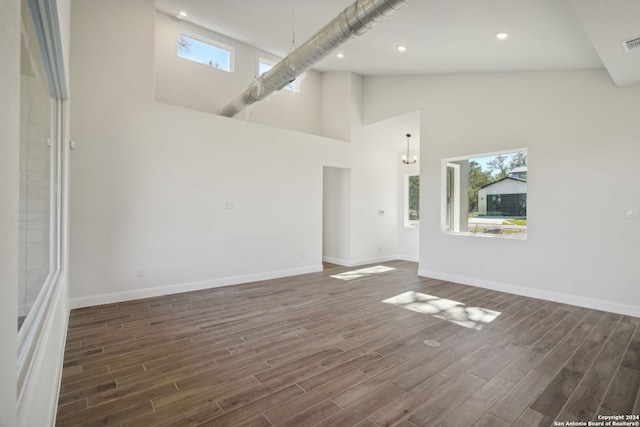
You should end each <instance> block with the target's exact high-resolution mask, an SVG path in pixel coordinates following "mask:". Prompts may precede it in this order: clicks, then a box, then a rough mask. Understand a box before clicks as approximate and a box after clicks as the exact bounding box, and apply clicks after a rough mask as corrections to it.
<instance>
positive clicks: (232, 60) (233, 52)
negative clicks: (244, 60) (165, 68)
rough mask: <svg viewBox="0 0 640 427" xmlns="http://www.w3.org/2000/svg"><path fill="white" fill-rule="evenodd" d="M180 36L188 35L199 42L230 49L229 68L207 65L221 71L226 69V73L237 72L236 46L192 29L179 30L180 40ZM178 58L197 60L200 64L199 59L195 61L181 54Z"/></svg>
mask: <svg viewBox="0 0 640 427" xmlns="http://www.w3.org/2000/svg"><path fill="white" fill-rule="evenodd" d="M180 36H187V37H189V38H192V39H195V40H198V41H199V42H202V43H206V44H209V45H211V46H214V47H217V48H219V49H222V50H226V51H228V52H229V70H225V69H224V68H216V67H210V66H209V65H207V67H210V68H213V69H215V70H219V71H224V72H225V73H234V72H235V65H236V50H235V48H234V47H233V46H229V45H227V44H224V43H222V42H219V41H217V40H213V39H210V38H208V37H205V36H202V35H200V34H197V33H192V32H191V31H182V30H181V31H178V40H179V39H180ZM178 58H181V59H185V60H187V61H191V62H195V63H196V64H199V62H198V61H194V60H192V59H189V58H185V57H182V56H180V55H178ZM201 65H206V64H201Z"/></svg>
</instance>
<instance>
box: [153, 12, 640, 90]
mask: <svg viewBox="0 0 640 427" xmlns="http://www.w3.org/2000/svg"><path fill="white" fill-rule="evenodd" d="M352 2H353V0H271V1H265V0H216V1H211V0H156V5H157V8H158V9H160V10H162V11H164V12H166V13H169V14H171V15H175V14H176V13H177V12H178V11H179V10H185V11H186V12H187V13H188V14H189V15H188V17H187V20H188V21H190V22H192V23H194V24H197V25H200V26H203V27H205V28H209V29H211V30H213V31H216V32H218V33H221V34H223V35H226V36H228V37H231V38H234V39H237V40H240V41H242V42H245V43H248V44H251V45H253V44H255V45H256V47H258V48H259V49H263V50H265V51H268V52H271V53H273V54H275V55H277V56H280V57H284V56H286V54H287V53H288V51H289V50H290V48H291V42H292V38H293V34H295V40H296V44H297V45H300V44H302V43H303V42H304V41H306V40H307V39H308V38H309V37H310V36H311V35H313V34H314V33H315V32H316V31H318V30H319V29H320V28H322V27H323V26H324V25H325V24H326V23H327V22H329V21H330V20H331V19H333V18H334V17H335V16H336V15H338V13H340V12H341V11H342V10H343V9H344V8H346V7H347V6H349V5H350V4H351V3H352ZM613 5H615V9H614V7H613ZM603 8H604V9H605V10H607V12H608V13H607V14H606V15H607V19H606V21H603V22H602V23H600V22H599V21H598V19H599V16H600V15H599V14H601V13H602V9H603ZM574 10H575V12H574ZM583 25H584V27H583ZM622 26H624V27H623V28H621V27H622ZM634 26H635V27H636V28H633V27H634ZM585 29H586V31H585ZM501 31H504V32H508V33H510V35H511V36H510V37H509V38H508V39H507V40H504V41H500V40H497V39H496V38H495V34H496V33H497V32H501ZM587 31H588V33H587ZM612 31H613V34H611V33H612ZM634 31H635V33H634ZM621 33H625V34H628V36H629V37H631V36H634V34H635V35H636V36H638V35H640V0H614V1H612V0H609V1H604V0H412V1H411V2H410V3H408V4H407V5H406V6H404V7H403V8H402V9H400V10H399V11H397V12H396V13H395V14H394V15H393V16H391V17H389V18H387V19H386V20H384V21H383V22H381V23H380V24H379V25H377V26H376V27H374V28H373V29H372V30H370V31H369V32H367V33H366V34H364V35H363V36H361V37H359V38H356V39H354V40H351V41H349V42H348V43H347V44H346V45H344V46H343V47H341V48H340V49H339V50H340V51H341V52H343V53H344V58H343V59H338V58H337V57H336V56H335V55H333V54H332V55H330V56H328V57H327V58H325V59H323V60H322V61H321V62H320V63H319V64H317V65H316V66H315V67H314V68H316V69H318V70H321V71H351V72H355V73H359V74H362V75H401V74H432V73H468V72H508V71H524V70H576V69H599V68H604V67H605V66H606V68H607V69H608V70H609V73H610V74H611V76H612V78H613V79H614V81H615V82H616V84H618V85H624V84H633V83H640V49H638V50H636V51H635V52H630V53H629V54H627V58H629V57H631V58H635V59H634V60H633V61H625V60H624V57H622V60H620V55H612V54H611V52H612V51H614V50H616V49H618V50H622V48H621V45H620V41H622V40H617V38H619V37H620V36H621ZM625 37H626V36H625ZM612 39H613V41H615V42H612V41H611V40H612ZM254 41H255V42H254ZM400 44H403V45H405V46H406V47H407V51H406V52H405V53H399V52H398V51H397V49H396V47H397V46H398V45H400ZM594 46H595V48H594ZM632 55H633V56H632ZM611 57H613V58H614V59H611ZM616 58H617V59H616ZM619 75H622V76H623V77H618V76H619Z"/></svg>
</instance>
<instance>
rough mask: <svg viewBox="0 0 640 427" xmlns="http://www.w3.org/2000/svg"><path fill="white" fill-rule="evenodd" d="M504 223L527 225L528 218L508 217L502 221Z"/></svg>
mask: <svg viewBox="0 0 640 427" xmlns="http://www.w3.org/2000/svg"><path fill="white" fill-rule="evenodd" d="M502 225H527V220H526V219H507V220H505V221H503V222H502Z"/></svg>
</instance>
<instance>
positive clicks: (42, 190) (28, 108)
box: [18, 1, 60, 329]
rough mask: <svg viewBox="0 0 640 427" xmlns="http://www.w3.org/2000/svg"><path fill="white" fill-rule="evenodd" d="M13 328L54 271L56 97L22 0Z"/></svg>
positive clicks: (57, 214)
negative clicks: (14, 319)
mask: <svg viewBox="0 0 640 427" xmlns="http://www.w3.org/2000/svg"><path fill="white" fill-rule="evenodd" d="M22 13H23V15H22V16H23V18H22V20H23V25H22V34H21V45H22V48H21V66H20V103H21V106H20V210H19V225H20V229H19V245H20V247H19V270H18V272H19V276H18V289H19V293H18V329H21V328H22V326H23V324H24V321H25V319H27V316H28V315H29V314H30V312H31V311H32V309H33V308H34V307H35V306H36V302H37V300H38V297H39V295H40V294H41V291H42V289H43V288H44V287H45V285H46V284H47V283H49V282H51V280H52V277H53V275H54V273H55V272H56V271H57V251H58V249H59V245H58V243H57V242H58V241H59V236H58V219H59V206H58V203H57V198H58V197H57V196H58V189H59V184H60V181H59V180H60V177H59V151H60V148H59V138H58V131H59V126H58V123H59V121H58V118H59V117H58V102H57V100H56V99H54V97H53V96H52V94H51V93H52V90H51V88H50V86H49V83H48V80H49V78H50V77H49V76H50V70H49V69H48V67H47V63H46V59H47V57H46V56H45V55H43V52H42V51H41V49H40V44H39V43H38V36H37V31H36V28H35V27H34V25H33V19H32V18H31V15H30V11H29V8H28V7H27V2H26V1H24V2H23V5H22Z"/></svg>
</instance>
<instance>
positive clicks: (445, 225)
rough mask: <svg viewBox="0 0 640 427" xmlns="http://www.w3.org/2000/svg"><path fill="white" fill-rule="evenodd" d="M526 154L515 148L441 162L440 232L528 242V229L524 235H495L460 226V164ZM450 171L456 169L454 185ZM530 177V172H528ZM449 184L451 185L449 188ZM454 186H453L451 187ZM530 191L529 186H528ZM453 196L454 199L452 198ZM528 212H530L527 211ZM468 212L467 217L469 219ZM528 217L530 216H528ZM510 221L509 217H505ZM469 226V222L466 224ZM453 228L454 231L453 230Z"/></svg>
mask: <svg viewBox="0 0 640 427" xmlns="http://www.w3.org/2000/svg"><path fill="white" fill-rule="evenodd" d="M521 152H524V153H526V154H527V155H528V152H529V150H528V148H526V147H522V148H513V149H508V150H501V151H494V152H488V153H479V154H471V155H466V156H458V157H449V158H445V159H442V160H441V167H440V231H441V232H442V233H444V234H449V235H456V236H477V237H483V238H499V239H516V240H527V238H528V231H529V230H528V227H527V230H526V232H525V233H524V234H515V235H514V234H498V233H496V234H494V233H482V232H472V231H468V230H467V228H468V227H467V226H465V227H463V228H464V229H463V230H461V229H460V228H461V227H460V224H461V220H462V218H461V217H462V213H461V212H460V207H461V204H462V202H461V194H462V184H463V183H462V182H461V172H460V164H459V162H461V161H467V162H470V161H471V160H474V159H479V158H484V157H494V156H499V155H512V154H516V153H521ZM449 169H454V174H453V183H448V179H449V175H448V171H449ZM527 177H528V171H527ZM447 184H450V185H449V186H448V185H447ZM451 184H452V185H451ZM466 185H467V188H466V190H465V191H468V187H469V184H468V182H467V184H466ZM448 190H453V194H452V195H450V194H449V191H448ZM527 190H528V186H527ZM451 196H453V197H451ZM450 197H451V198H453V209H452V210H451V211H450V210H449V207H450V205H449V200H448V198H450ZM527 202H528V191H527ZM527 212H528V211H527ZM468 214H469V213H468V212H467V217H468ZM527 217H528V215H527ZM505 219H508V217H505ZM465 224H467V225H468V220H467V222H466V223H465ZM452 228H453V229H452Z"/></svg>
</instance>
